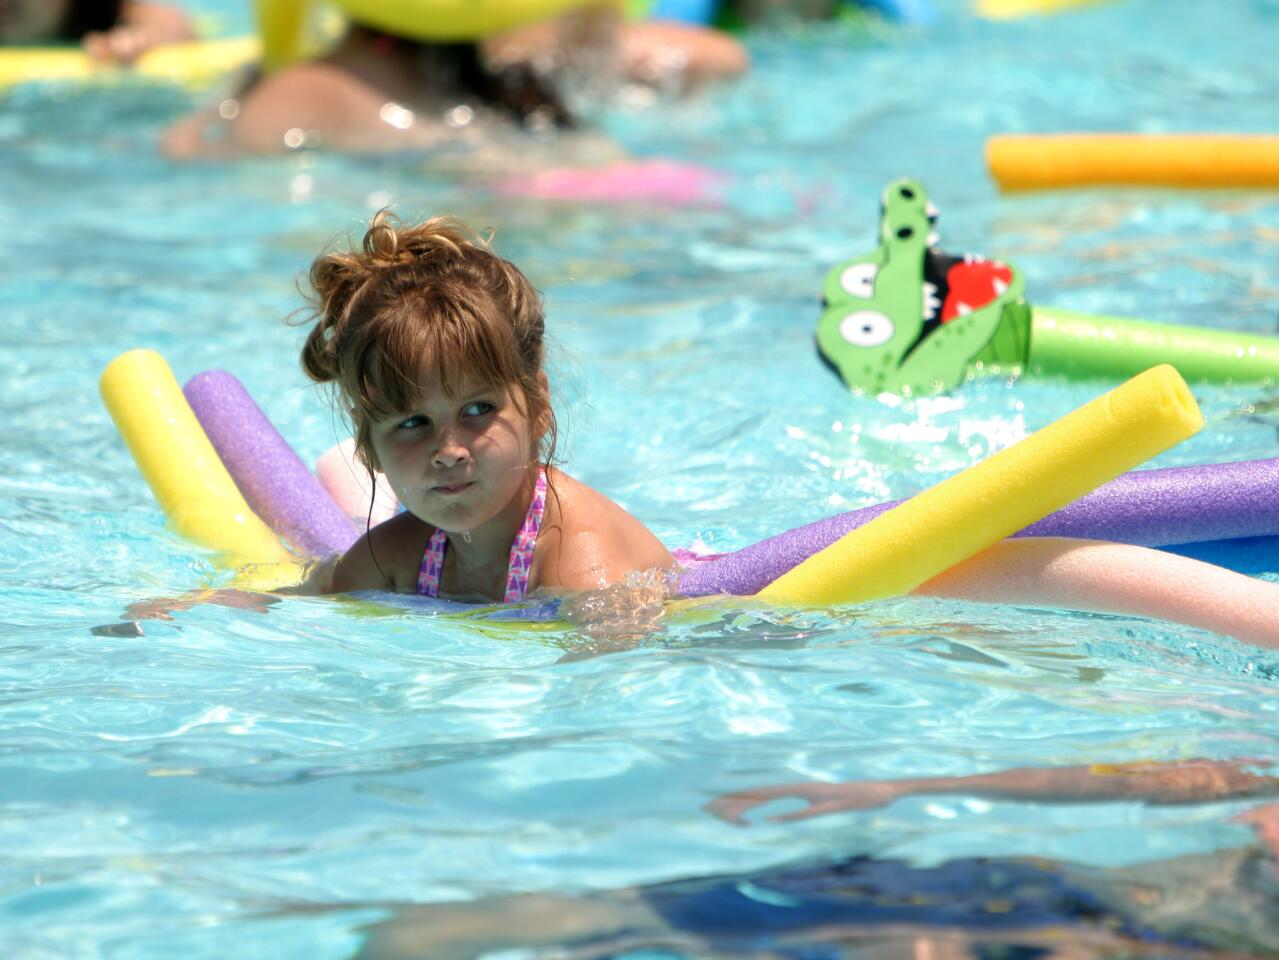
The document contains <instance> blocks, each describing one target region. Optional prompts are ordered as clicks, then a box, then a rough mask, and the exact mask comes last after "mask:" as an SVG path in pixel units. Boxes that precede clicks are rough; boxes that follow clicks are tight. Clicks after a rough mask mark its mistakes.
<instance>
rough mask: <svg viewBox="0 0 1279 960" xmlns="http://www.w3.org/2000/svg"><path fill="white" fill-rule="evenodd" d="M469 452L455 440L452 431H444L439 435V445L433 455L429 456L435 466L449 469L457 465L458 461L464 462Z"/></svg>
mask: <svg viewBox="0 0 1279 960" xmlns="http://www.w3.org/2000/svg"><path fill="white" fill-rule="evenodd" d="M469 457H470V453H469V452H468V451H467V449H466V447H464V446H463V445H462V444H460V443H459V442H458V441H457V438H456V437H454V436H453V434H452V433H446V434H444V435H443V436H441V437H440V445H439V446H438V447H437V448H436V450H435V456H434V457H432V458H431V462H432V463H434V464H435V466H437V467H443V468H444V469H446V470H447V469H449V468H452V467H455V466H457V465H458V464H459V463H464V462H466V460H467V459H469Z"/></svg>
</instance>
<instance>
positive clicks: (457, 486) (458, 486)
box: [431, 480, 472, 497]
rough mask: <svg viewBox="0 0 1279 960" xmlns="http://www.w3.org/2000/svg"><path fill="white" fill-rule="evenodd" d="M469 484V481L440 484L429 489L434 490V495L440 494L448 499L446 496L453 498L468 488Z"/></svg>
mask: <svg viewBox="0 0 1279 960" xmlns="http://www.w3.org/2000/svg"><path fill="white" fill-rule="evenodd" d="M471 483H472V481H470V480H466V481H460V482H458V483H441V484H439V485H438V486H434V487H432V488H431V489H432V490H434V491H435V492H436V493H442V494H444V495H445V496H446V497H448V496H453V495H454V494H458V493H461V492H462V491H463V490H465V489H467V488H468V487H470V486H471Z"/></svg>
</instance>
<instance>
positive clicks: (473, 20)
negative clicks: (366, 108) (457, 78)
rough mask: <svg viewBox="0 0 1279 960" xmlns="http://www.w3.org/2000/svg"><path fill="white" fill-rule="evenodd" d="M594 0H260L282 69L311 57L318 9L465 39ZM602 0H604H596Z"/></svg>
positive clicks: (412, 36)
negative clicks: (309, 40)
mask: <svg viewBox="0 0 1279 960" xmlns="http://www.w3.org/2000/svg"><path fill="white" fill-rule="evenodd" d="M590 2H591V0H327V2H319V0H255V7H256V18H257V24H258V33H259V34H260V35H261V37H262V45H263V62H264V63H265V65H266V67H267V69H268V70H276V69H279V68H280V67H282V66H287V65H288V64H290V63H293V62H295V61H297V60H305V59H307V51H306V50H305V49H304V48H305V46H306V41H307V37H306V35H307V32H308V21H310V20H311V18H312V17H313V16H314V15H315V13H316V10H317V9H318V10H319V12H321V13H323V12H326V11H328V10H330V9H332V10H337V11H339V12H340V13H341V14H342V15H344V16H345V17H347V18H348V19H350V20H351V21H353V22H355V23H358V24H360V25H362V26H365V27H372V28H373V29H376V30H381V31H384V32H385V33H388V34H390V35H392V36H396V37H404V38H406V39H409V40H423V41H428V42H459V41H470V40H480V39H483V38H484V37H489V36H492V35H493V34H496V33H501V32H502V31H504V30H512V29H515V28H516V27H522V26H525V25H527V24H530V23H537V22H538V21H541V20H549V19H550V18H552V17H555V16H558V15H559V14H561V13H565V12H567V11H569V10H572V9H573V8H575V7H581V6H586V5H588V4H589V3H590ZM595 2H596V3H598V2H600V0H595Z"/></svg>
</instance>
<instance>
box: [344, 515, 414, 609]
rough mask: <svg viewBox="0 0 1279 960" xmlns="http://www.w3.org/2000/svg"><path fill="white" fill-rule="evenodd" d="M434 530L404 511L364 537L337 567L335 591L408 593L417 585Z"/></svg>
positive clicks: (348, 551) (347, 552)
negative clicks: (418, 574)
mask: <svg viewBox="0 0 1279 960" xmlns="http://www.w3.org/2000/svg"><path fill="white" fill-rule="evenodd" d="M432 532H433V529H432V528H431V527H429V526H427V525H426V524H425V523H423V522H422V521H421V520H419V519H418V518H417V517H415V516H413V514H411V513H401V514H397V515H396V516H394V517H392V518H391V519H390V520H387V521H384V522H383V523H379V524H378V525H377V526H376V527H374V528H373V529H371V530H369V531H368V532H367V533H366V534H364V536H362V537H360V539H359V540H357V541H356V542H355V544H354V546H352V547H351V548H350V549H348V550H347V551H346V553H345V554H344V555H343V556H342V559H341V560H339V561H338V563H337V566H336V567H334V570H333V579H332V584H331V588H330V592H332V593H351V592H353V591H356V590H391V591H394V592H397V593H407V592H410V591H412V590H414V589H416V586H417V572H418V568H419V567H420V566H421V563H422V553H423V551H424V550H425V549H426V542H427V540H429V539H430V537H431V533H432Z"/></svg>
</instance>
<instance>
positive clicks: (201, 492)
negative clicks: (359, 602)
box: [99, 350, 298, 583]
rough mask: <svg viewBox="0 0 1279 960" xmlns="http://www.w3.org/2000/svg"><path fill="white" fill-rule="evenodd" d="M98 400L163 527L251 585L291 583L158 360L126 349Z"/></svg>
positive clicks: (270, 540) (286, 562)
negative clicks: (251, 576)
mask: <svg viewBox="0 0 1279 960" xmlns="http://www.w3.org/2000/svg"><path fill="white" fill-rule="evenodd" d="M99 387H100V389H101V392H102V399H103V401H104V402H105V403H106V406H107V410H108V411H109V412H110V414H111V418H112V419H113V420H114V421H115V424H116V427H117V429H118V430H119V431H120V436H121V437H123V438H124V441H125V443H126V444H127V445H128V447H129V451H130V452H131V453H132V454H133V458H134V460H135V461H136V462H137V465H138V469H139V470H140V471H141V473H142V475H143V477H144V478H145V479H146V481H147V483H148V484H149V485H150V487H151V490H152V492H153V493H154V494H155V498H156V500H157V501H159V503H160V506H161V507H162V508H163V510H164V512H165V514H166V516H167V517H168V520H169V524H170V526H171V527H172V528H173V529H174V530H175V531H177V532H178V533H180V534H181V535H182V536H184V537H186V538H187V539H188V540H191V541H192V542H194V543H197V544H200V545H202V546H204V547H207V548H208V549H210V550H213V551H215V553H216V554H217V559H218V561H219V563H220V564H221V565H222V566H224V567H227V568H229V569H238V568H242V567H246V568H252V569H253V570H254V571H255V574H256V579H257V581H258V582H273V583H286V582H296V580H297V574H298V570H297V568H296V565H295V564H294V563H293V558H292V557H291V556H290V555H289V553H288V551H286V550H285V549H284V547H283V545H282V544H281V543H280V541H279V538H278V537H276V535H275V534H274V533H273V532H272V531H271V529H270V528H269V527H267V525H266V524H265V523H263V522H262V520H261V519H259V517H258V516H257V515H256V514H255V513H254V512H253V511H252V510H251V509H250V508H249V505H248V504H247V503H245V501H244V497H243V496H242V495H241V494H240V491H239V489H238V488H237V487H236V485H235V481H234V480H232V479H231V475H230V474H229V473H227V471H226V468H225V467H224V466H223V465H222V461H221V460H220V459H219V458H218V454H217V451H215V450H214V449H213V445H212V444H211V443H210V442H209V438H208V437H207V436H206V435H205V433H204V431H203V429H201V427H200V422H199V421H198V420H197V419H196V416H195V413H194V412H192V410H191V407H190V405H189V404H188V403H187V401H186V398H185V397H184V396H183V394H182V390H181V388H180V387H179V386H178V382H177V380H175V379H174V377H173V372H172V371H171V370H170V369H169V365H168V364H167V363H165V361H164V358H163V357H161V356H160V355H159V354H158V353H155V352H154V351H152V350H131V351H129V352H128V353H125V354H122V355H121V356H119V357H117V358H116V359H115V360H113V361H111V363H110V364H108V365H107V367H106V369H105V370H104V371H103V373H102V378H101V380H100V382H99Z"/></svg>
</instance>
